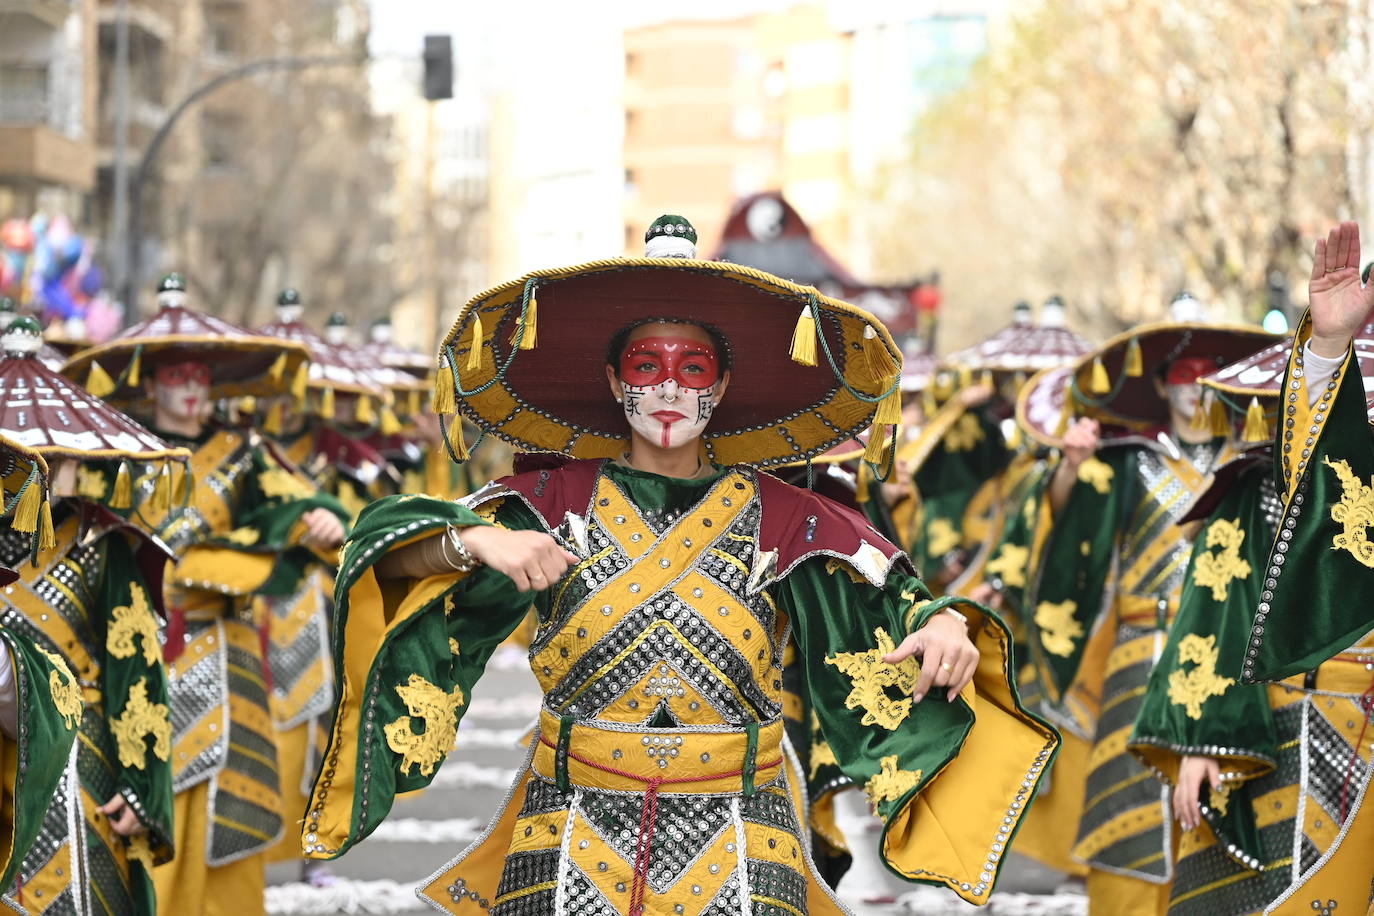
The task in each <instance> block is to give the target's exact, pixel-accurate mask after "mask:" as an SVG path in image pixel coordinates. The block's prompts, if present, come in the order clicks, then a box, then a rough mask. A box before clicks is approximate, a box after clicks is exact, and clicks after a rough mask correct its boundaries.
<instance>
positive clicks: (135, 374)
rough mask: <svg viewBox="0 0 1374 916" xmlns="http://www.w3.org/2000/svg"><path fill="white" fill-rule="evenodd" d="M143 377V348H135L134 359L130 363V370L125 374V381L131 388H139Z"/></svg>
mask: <svg viewBox="0 0 1374 916" xmlns="http://www.w3.org/2000/svg"><path fill="white" fill-rule="evenodd" d="M142 376H143V348H142V347H135V348H134V358H133V359H132V360H130V362H129V368H128V370H127V371H126V372H125V373H124V381H125V383H126V384H127V385H128V386H129V387H130V388H137V387H138V383H139V379H140V378H142Z"/></svg>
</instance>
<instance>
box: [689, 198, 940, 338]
mask: <svg viewBox="0 0 1374 916" xmlns="http://www.w3.org/2000/svg"><path fill="white" fill-rule="evenodd" d="M711 259H712V260H714V261H730V262H732V263H735V264H743V265H745V266H747V267H755V268H757V269H759V270H765V271H767V272H768V273H770V274H774V275H776V276H779V277H782V278H783V279H786V280H791V281H792V282H793V283H800V284H802V285H804V286H814V287H816V288H817V289H818V290H820V291H821V292H822V293H825V294H826V295H827V296H831V297H832V298H835V299H841V300H843V301H845V302H850V303H852V304H854V305H857V306H859V307H861V308H864V309H867V310H868V311H870V312H872V313H873V314H874V315H876V316H877V317H878V319H879V320H881V321H882V322H883V324H885V325H887V329H888V330H889V331H891V332H892V335H893V337H896V338H898V339H899V340H900V339H902V338H904V337H911V336H915V335H917V334H918V333H923V332H924V329H923V328H921V327H920V320H919V317H918V309H917V299H918V290H921V289H922V287H923V285H925V284H922V283H921V282H919V281H916V282H912V283H910V284H905V285H896V286H883V285H876V284H870V283H864V282H862V281H860V280H859V279H858V278H857V277H855V276H854V275H853V274H851V273H850V272H849V271H848V269H846V268H845V267H844V265H842V264H841V263H840V262H839V261H837V260H836V259H835V257H834V256H833V255H831V254H830V252H828V251H826V250H825V248H823V247H822V246H821V244H820V243H819V242H817V241H816V240H815V239H814V238H813V237H812V235H811V229H810V227H808V226H807V225H806V221H805V220H803V219H802V218H801V214H799V213H798V212H797V211H796V210H795V209H794V208H793V207H792V205H791V204H789V203H788V202H787V200H786V199H785V198H783V196H782V194H781V193H779V192H778V191H764V192H763V193H760V194H752V195H750V196H748V197H745V198H741V199H740V200H739V201H737V202H736V203H735V206H734V209H733V210H732V211H731V212H730V218H729V219H728V220H727V221H726V223H725V230H724V232H723V233H722V237H721V243H720V247H718V248H717V249H716V250H715V252H714V253H712V255H711ZM927 292H933V290H927ZM930 298H931V297H930V296H929V295H927V296H926V297H925V299H927V300H928V299H930ZM935 301H937V302H938V299H936V300H935Z"/></svg>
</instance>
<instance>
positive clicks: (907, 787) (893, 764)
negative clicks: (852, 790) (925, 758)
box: [864, 754, 922, 805]
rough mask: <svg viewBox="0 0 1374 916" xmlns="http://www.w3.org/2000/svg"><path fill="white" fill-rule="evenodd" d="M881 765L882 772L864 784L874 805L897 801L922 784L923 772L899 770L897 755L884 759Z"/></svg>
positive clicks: (865, 791)
mask: <svg viewBox="0 0 1374 916" xmlns="http://www.w3.org/2000/svg"><path fill="white" fill-rule="evenodd" d="M879 764H880V765H881V766H882V770H881V771H879V772H878V773H877V774H875V775H874V776H873V778H871V779H869V781H868V782H866V783H864V793H865V794H867V795H868V799H869V801H871V802H873V804H875V805H876V804H878V803H879V802H885V801H896V800H897V799H899V798H901V797H902V796H903V795H905V794H906V793H908V792H910V791H911V790H912V789H914V788H916V787H917V786H919V785H920V784H921V774H922V771H921V770H902V769H898V768H897V755H896V754H893V755H892V756H891V757H884V758H883V759H882V760H881V761H879Z"/></svg>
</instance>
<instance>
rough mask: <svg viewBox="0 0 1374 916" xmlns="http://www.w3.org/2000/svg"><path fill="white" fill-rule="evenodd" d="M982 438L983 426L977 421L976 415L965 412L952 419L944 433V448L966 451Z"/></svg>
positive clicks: (953, 450)
mask: <svg viewBox="0 0 1374 916" xmlns="http://www.w3.org/2000/svg"><path fill="white" fill-rule="evenodd" d="M982 439H983V427H982V425H980V424H979V422H978V417H977V416H975V415H974V414H971V413H966V414H964V415H963V416H962V417H960V418H959V419H957V420H955V421H954V425H953V426H951V427H950V428H949V432H947V433H945V450H946V451H950V452H966V451H968V450H969V449H971V448H973V447H974V446H975V445H977V444H978V443H979V442H980V441H982Z"/></svg>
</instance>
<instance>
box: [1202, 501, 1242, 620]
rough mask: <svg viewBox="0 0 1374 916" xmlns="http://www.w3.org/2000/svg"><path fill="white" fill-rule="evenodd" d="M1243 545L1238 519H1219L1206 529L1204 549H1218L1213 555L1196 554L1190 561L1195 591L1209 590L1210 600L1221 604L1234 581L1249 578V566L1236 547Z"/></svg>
mask: <svg viewBox="0 0 1374 916" xmlns="http://www.w3.org/2000/svg"><path fill="white" fill-rule="evenodd" d="M1244 543H1245V532H1244V531H1242V530H1241V527H1240V519H1239V518H1235V519H1233V520H1231V521H1229V522H1228V521H1227V520H1226V519H1224V518H1219V519H1217V520H1216V521H1215V522H1213V523H1212V525H1211V527H1210V528H1208V529H1207V547H1208V549H1209V550H1210V548H1213V547H1220V548H1221V550H1219V551H1217V552H1216V553H1199V554H1198V555H1197V559H1196V560H1194V561H1193V582H1194V583H1195V584H1196V585H1197V586H1198V587H1199V588H1210V589H1211V590H1212V600H1214V601H1225V600H1226V596H1227V594H1228V593H1229V592H1230V590H1231V582H1232V580H1235V579H1248V578H1249V577H1250V571H1251V570H1250V564H1249V562H1247V561H1246V560H1243V559H1241V556H1240V545H1241V544H1244Z"/></svg>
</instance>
